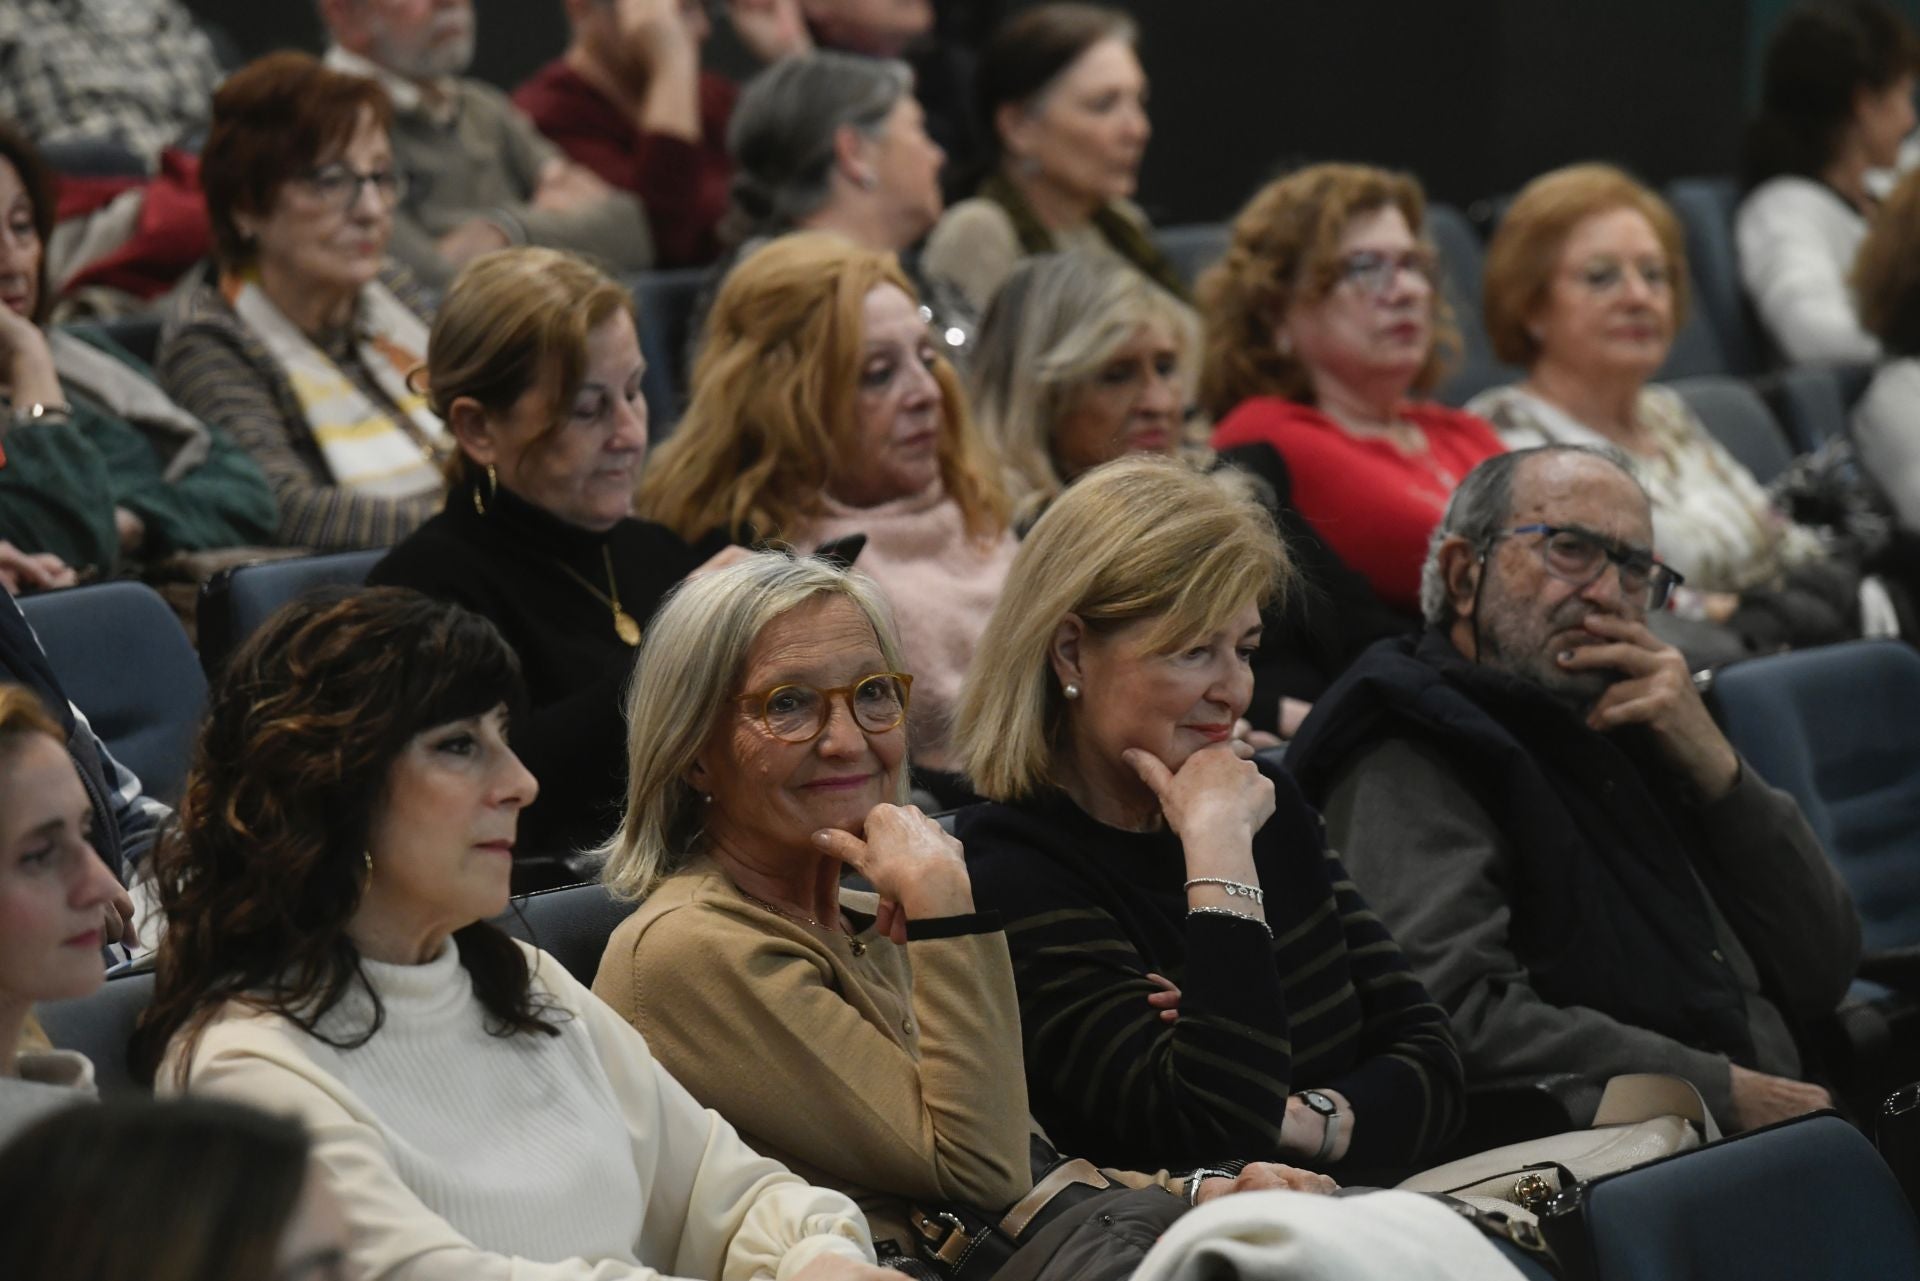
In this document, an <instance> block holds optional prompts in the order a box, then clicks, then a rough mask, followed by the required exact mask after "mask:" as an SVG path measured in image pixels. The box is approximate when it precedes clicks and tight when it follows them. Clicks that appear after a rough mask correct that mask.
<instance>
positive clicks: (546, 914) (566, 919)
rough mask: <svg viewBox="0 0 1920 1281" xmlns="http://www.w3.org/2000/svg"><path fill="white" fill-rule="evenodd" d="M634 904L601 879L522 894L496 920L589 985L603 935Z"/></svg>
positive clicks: (602, 946) (597, 966)
mask: <svg viewBox="0 0 1920 1281" xmlns="http://www.w3.org/2000/svg"><path fill="white" fill-rule="evenodd" d="M633 908H634V905H633V904H632V903H625V902H622V901H620V900H619V899H616V898H614V897H613V896H612V895H611V894H609V893H607V890H606V887H605V886H603V885H599V884H592V885H567V886H563V887H562V888H560V889H556V890H541V891H540V892H539V893H537V894H523V895H521V896H520V897H519V898H516V899H515V900H514V901H513V904H512V905H511V906H510V907H509V908H508V909H507V911H506V913H505V914H504V915H502V916H500V917H497V918H496V919H495V920H494V924H495V925H498V926H499V927H500V928H501V929H503V930H505V931H506V932H507V933H509V934H511V935H513V937H515V938H517V939H523V940H525V941H526V942H528V943H531V944H533V945H534V946H535V947H537V948H540V949H541V950H543V951H546V952H551V953H552V954H553V956H554V959H555V960H557V961H559V962H560V964H562V965H564V966H566V968H567V973H569V974H571V975H573V977H575V978H577V979H579V980H580V981H581V982H582V983H585V984H587V985H588V986H589V987H591V986H592V985H593V976H594V975H595V974H596V973H597V972H598V971H599V969H600V956H601V954H602V953H603V952H605V951H606V950H607V939H608V938H609V937H611V936H612V934H613V931H614V927H615V926H617V925H619V924H620V922H622V921H624V920H626V919H627V917H628V916H629V915H631V914H632V912H633Z"/></svg>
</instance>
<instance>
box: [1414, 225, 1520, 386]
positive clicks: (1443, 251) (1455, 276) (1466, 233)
mask: <svg viewBox="0 0 1920 1281" xmlns="http://www.w3.org/2000/svg"><path fill="white" fill-rule="evenodd" d="M1427 237H1428V238H1429V239H1430V240H1432V241H1433V247H1434V250H1435V252H1437V253H1438V254H1439V255H1440V279H1439V281H1438V284H1439V288H1440V292H1441V293H1442V295H1444V296H1445V298H1446V300H1447V304H1448V305H1449V306H1450V307H1451V308H1452V309H1453V320H1454V324H1455V325H1456V326H1458V328H1459V330H1460V343H1461V350H1460V358H1459V362H1458V364H1457V365H1456V367H1455V368H1454V370H1453V371H1452V373H1451V374H1449V375H1448V377H1447V380H1446V381H1445V382H1444V383H1442V384H1441V385H1440V388H1439V390H1438V393H1437V394H1438V396H1439V398H1440V399H1441V400H1443V401H1445V402H1446V403H1447V404H1449V405H1461V404H1465V403H1466V402H1467V401H1469V400H1471V399H1472V398H1473V397H1475V396H1477V395H1479V394H1480V393H1481V392H1483V391H1486V390H1487V389H1488V388H1490V387H1502V386H1505V385H1506V384H1508V383H1512V382H1519V381H1520V379H1521V378H1522V377H1523V376H1524V372H1523V371H1522V370H1519V369H1516V368H1514V367H1513V366H1512V365H1503V364H1501V363H1500V362H1499V361H1498V360H1495V359H1494V356H1493V347H1492V346H1491V344H1489V343H1488V341H1487V326H1486V318H1485V316H1484V314H1483V313H1482V311H1481V309H1480V279H1481V274H1482V272H1483V271H1484V269H1485V267H1486V260H1487V255H1486V248H1485V246H1483V245H1482V244H1481V243H1480V237H1479V234H1478V233H1476V232H1475V231H1474V229H1473V224H1472V223H1471V222H1470V221H1468V219H1467V215H1466V214H1464V213H1462V212H1461V211H1460V210H1458V209H1456V208H1454V207H1453V206H1452V205H1444V204H1435V205H1429V206H1427Z"/></svg>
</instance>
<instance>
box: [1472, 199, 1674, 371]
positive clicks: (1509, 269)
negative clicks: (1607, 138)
mask: <svg viewBox="0 0 1920 1281" xmlns="http://www.w3.org/2000/svg"><path fill="white" fill-rule="evenodd" d="M1616 209H1631V210H1633V211H1634V212H1635V213H1637V214H1639V215H1640V216H1641V217H1643V218H1645V219H1646V220H1647V224H1648V225H1649V226H1650V227H1652V228H1653V234H1654V237H1655V238H1656V239H1657V240H1659V242H1660V252H1661V253H1663V254H1665V255H1666V259H1667V278H1668V280H1669V281H1671V285H1670V289H1671V291H1672V296H1673V328H1672V330H1671V332H1669V333H1668V335H1667V336H1668V337H1669V338H1671V337H1672V336H1673V335H1674V334H1676V333H1678V332H1679V331H1680V326H1681V325H1683V324H1685V323H1686V319H1687V309H1688V307H1689V306H1690V305H1691V303H1692V297H1691V294H1690V292H1689V290H1688V277H1687V241H1686V236H1685V234H1684V233H1683V232H1682V231H1681V228H1680V220H1679V219H1678V218H1676V217H1675V216H1674V213H1673V210H1672V209H1671V208H1669V207H1668V205H1667V202H1666V201H1664V200H1662V199H1661V198H1660V197H1659V196H1656V195H1655V194H1654V193H1653V192H1651V191H1649V190H1648V189H1647V188H1646V187H1644V186H1642V185H1641V184H1640V183H1638V182H1636V181H1634V179H1633V177H1632V175H1630V174H1628V173H1627V172H1626V171H1625V170H1624V169H1617V168H1615V167H1614V166H1613V165H1603V164H1584V165H1568V166H1567V167H1566V168H1564V169H1555V170H1554V171H1552V172H1551V173H1545V174H1542V175H1540V176H1539V177H1538V178H1535V179H1534V180H1533V181H1532V182H1530V183H1528V184H1527V185H1526V186H1524V187H1522V188H1521V189H1520V194H1519V195H1518V196H1515V197H1514V200H1513V204H1512V206H1511V207H1510V208H1509V209H1508V210H1507V212H1506V216H1505V217H1503V218H1501V219H1500V226H1499V228H1498V229H1497V230H1495V232H1494V233H1493V240H1492V241H1491V242H1490V243H1489V244H1488V245H1487V266H1486V274H1485V277H1484V280H1485V288H1484V303H1485V308H1486V325H1487V337H1488V338H1489V339H1490V340H1491V341H1492V344H1493V354H1494V355H1495V356H1497V357H1499V358H1500V359H1501V360H1503V361H1505V362H1506V363H1507V364H1509V365H1522V366H1531V365H1532V364H1533V362H1534V361H1536V360H1538V359H1539V358H1540V354H1541V353H1540V342H1539V340H1538V339H1537V338H1535V337H1534V336H1533V334H1532V332H1531V330H1530V326H1531V325H1532V324H1533V323H1534V320H1535V318H1536V317H1537V316H1538V315H1539V313H1540V308H1541V307H1542V306H1544V305H1545V303H1546V301H1547V291H1548V290H1549V289H1551V288H1552V287H1553V278H1554V276H1555V275H1557V274H1558V273H1559V271H1560V254H1561V252H1562V251H1563V250H1564V249H1565V248H1566V246H1567V238H1568V237H1569V236H1571V235H1572V234H1573V232H1574V228H1576V227H1578V226H1579V225H1580V224H1581V223H1583V222H1585V221H1586V220H1587V219H1589V218H1592V217H1595V216H1597V215H1599V214H1606V213H1612V212H1613V211H1614V210H1616Z"/></svg>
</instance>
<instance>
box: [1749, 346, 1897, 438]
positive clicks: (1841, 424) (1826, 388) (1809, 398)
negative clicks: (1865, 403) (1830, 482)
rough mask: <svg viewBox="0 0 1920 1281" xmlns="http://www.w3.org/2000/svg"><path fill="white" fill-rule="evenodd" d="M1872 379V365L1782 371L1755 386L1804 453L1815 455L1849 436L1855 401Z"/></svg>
mask: <svg viewBox="0 0 1920 1281" xmlns="http://www.w3.org/2000/svg"><path fill="white" fill-rule="evenodd" d="M1872 376H1873V369H1872V367H1871V366H1869V365H1833V366H1825V367H1819V366H1803V367H1796V368H1793V369H1782V370H1780V371H1779V372H1777V373H1774V374H1769V375H1768V376H1766V377H1765V378H1762V379H1760V380H1759V381H1758V383H1757V384H1756V385H1757V386H1758V387H1759V388H1760V393H1761V395H1763V396H1765V397H1766V399H1767V403H1768V404H1769V405H1770V406H1772V408H1773V412H1774V416H1775V417H1776V418H1778V419H1779V420H1780V425H1781V426H1782V427H1784V428H1786V431H1787V437H1788V439H1790V440H1791V441H1792V442H1793V445H1794V448H1795V449H1797V450H1799V451H1800V452H1801V453H1812V452H1813V451H1814V450H1816V449H1818V448H1820V447H1821V446H1822V445H1824V444H1826V443H1827V442H1828V441H1830V440H1837V439H1839V438H1841V437H1843V436H1845V435H1846V434H1847V419H1848V417H1849V416H1850V415H1851V413H1852V411H1853V405H1854V402H1855V401H1857V400H1859V399H1860V395H1861V393H1862V392H1864V391H1865V390H1866V389H1867V383H1868V382H1869V381H1870V380H1871V378H1872Z"/></svg>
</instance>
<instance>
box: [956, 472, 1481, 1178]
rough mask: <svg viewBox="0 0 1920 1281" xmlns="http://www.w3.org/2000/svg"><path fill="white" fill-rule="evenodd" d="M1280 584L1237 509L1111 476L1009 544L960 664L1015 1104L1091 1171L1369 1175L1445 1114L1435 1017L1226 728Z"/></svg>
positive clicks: (1414, 1160)
mask: <svg viewBox="0 0 1920 1281" xmlns="http://www.w3.org/2000/svg"><path fill="white" fill-rule="evenodd" d="M1287 577H1288V571H1287V567H1286V559H1285V556H1284V554H1283V553H1282V551H1281V548H1280V546H1279V544H1278V541H1277V540H1276V538H1275V535H1274V531H1273V527H1272V524H1271V521H1270V520H1269V518H1268V517H1267V514H1266V512H1265V511H1264V510H1263V509H1261V508H1260V507H1259V506H1258V505H1257V504H1255V503H1252V502H1250V501H1248V500H1245V499H1240V498H1235V497H1234V496H1232V495H1230V494H1228V493H1226V492H1225V491H1223V490H1222V489H1221V488H1220V487H1219V486H1218V485H1216V484H1214V483H1213V482H1211V481H1210V480H1208V479H1207V478H1206V477H1204V476H1200V475H1196V474H1195V473H1193V472H1192V471H1191V470H1189V469H1187V468H1184V467H1180V466H1178V465H1177V464H1173V463H1169V462H1166V461H1163V460H1158V459H1148V458H1129V459H1122V460H1120V461H1118V462H1114V463H1109V464H1107V465H1106V466H1104V467H1101V468H1099V469H1097V470H1095V471H1093V472H1092V473H1090V474H1088V475H1087V476H1086V477H1084V478H1083V479H1081V480H1080V481H1079V482H1077V483H1076V484H1074V485H1073V486H1072V487H1071V488H1069V489H1068V490H1067V491H1066V492H1065V493H1063V494H1062V495H1061V496H1060V497H1059V498H1057V499H1056V500H1054V502H1053V505H1052V506H1050V507H1049V508H1048V509H1047V512H1046V514H1045V515H1043V516H1042V517H1041V518H1040V520H1039V522H1038V523H1037V524H1036V525H1035V526H1034V527H1033V530H1032V532H1030V533H1029V534H1028V535H1027V537H1026V539H1025V540H1024V542H1023V543H1022V544H1021V548H1020V554H1019V557H1018V558H1017V559H1016V560H1015V562H1014V568H1013V572H1012V574H1011V575H1010V576H1009V578H1008V581H1007V587H1006V590H1005V591H1004V592H1003V594H1002V596H1001V600H1000V604H999V606H998V607H997V608H996V609H995V611H994V616H993V619H992V621H991V622H990V623H989V624H988V625H987V633H986V635H985V637H984V638H983V639H982V642H981V648H980V654H979V657H978V660H977V661H976V663H975V666H974V670H973V672H972V673H971V675H970V676H969V678H968V683H967V687H966V690H965V693H964V694H963V697H962V700H961V704H960V712H959V719H958V724H957V726H956V740H957V742H958V743H959V745H960V759H961V761H962V762H963V763H964V765H965V766H966V768H967V769H968V771H969V772H970V774H971V776H972V778H973V781H974V783H975V785H976V786H977V787H978V788H979V789H980V790H981V791H982V792H983V793H985V794H986V795H988V796H989V797H991V798H992V800H991V802H990V803H988V804H985V805H978V806H973V807H971V808H969V809H966V810H962V811H961V812H960V814H959V815H958V816H957V821H956V835H958V836H959V838H960V840H961V842H962V843H963V844H964V845H965V847H966V850H967V866H968V871H969V872H970V873H971V876H972V884H973V890H974V897H975V901H976V903H977V904H978V907H979V908H980V909H982V910H986V911H997V912H999V913H1000V915H1001V916H1002V918H1003V919H1004V920H1005V921H1006V923H1007V937H1008V941H1009V946H1010V948H1011V950H1012V953H1013V966H1014V979H1015V983H1016V986H1017V988H1018V992H1019V1000H1020V1016H1021V1025H1022V1027H1023V1029H1024V1031H1025V1037H1026V1059H1025V1061H1026V1067H1027V1094H1028V1100H1029V1103H1030V1106H1031V1107H1032V1109H1033V1112H1034V1116H1035V1118H1036V1119H1037V1120H1038V1121H1039V1122H1040V1123H1041V1124H1042V1125H1043V1126H1045V1127H1046V1130H1047V1132H1048V1133H1049V1134H1050V1135H1051V1136H1053V1138H1054V1139H1055V1141H1056V1142H1058V1143H1059V1144H1060V1145H1061V1146H1062V1147H1063V1148H1065V1149H1067V1150H1070V1151H1079V1152H1083V1153H1085V1154H1086V1155H1087V1156H1088V1157H1089V1158H1091V1159H1094V1160H1098V1161H1103V1162H1110V1163H1115V1164H1121V1165H1128V1166H1131V1167H1133V1168H1138V1169H1152V1168H1156V1167H1159V1166H1166V1167H1170V1168H1180V1167H1182V1166H1184V1165H1190V1164H1194V1163H1197V1162H1200V1161H1204V1160H1209V1159H1217V1158H1220V1157H1222V1156H1233V1157H1254V1158H1267V1159H1276V1160H1285V1161H1290V1162H1293V1163H1296V1164H1302V1165H1306V1166H1308V1167H1310V1168H1318V1169H1329V1170H1332V1171H1333V1172H1335V1173H1336V1174H1339V1173H1341V1172H1344V1171H1361V1170H1365V1171H1367V1172H1368V1173H1367V1174H1366V1175H1354V1176H1347V1177H1346V1178H1345V1181H1347V1182H1354V1181H1360V1180H1366V1181H1372V1180H1375V1179H1378V1178H1382V1177H1388V1172H1389V1171H1391V1170H1395V1169H1411V1168H1415V1167H1417V1165H1418V1163H1419V1162H1420V1160H1421V1159H1422V1158H1423V1157H1424V1156H1427V1155H1429V1154H1431V1153H1432V1152H1433V1151H1434V1150H1435V1148H1436V1147H1438V1145H1439V1144H1441V1143H1443V1142H1444V1141H1445V1140H1446V1139H1447V1137H1448V1136H1449V1135H1450V1134H1451V1133H1452V1131H1453V1129H1454V1127H1455V1126H1456V1125H1457V1124H1458V1122H1459V1119H1460V1115H1461V1105H1462V1102H1463V1098H1464V1086H1463V1081H1462V1072H1461V1066H1460V1059H1459V1055H1458V1053H1457V1052H1456V1051H1455V1048H1454V1044H1453V1038H1452V1034H1451V1032H1450V1031H1449V1029H1448V1025H1447V1019H1446V1015H1445V1013H1444V1012H1443V1011H1442V1010H1441V1009H1440V1008H1439V1007H1438V1006H1436V1005H1435V1004H1434V1003H1433V1002H1432V1001H1431V1000H1429V999H1428V997H1427V994H1426V992H1425V991H1424V989H1422V987H1421V985H1420V983H1419V981H1418V980H1417V979H1416V978H1415V977H1414V976H1413V974H1412V972H1411V970H1410V969H1409V968H1408V966H1407V964H1406V961H1405V958H1404V957H1402V955H1401V954H1400V950H1399V948H1398V947H1397V946H1396V945H1395V944H1394V942H1393V939H1392V938H1391V936H1390V935H1389V934H1388V933H1387V931H1386V929H1385V927H1383V926H1382V925H1381V924H1380V921H1379V919H1378V918H1377V917H1376V916H1375V915H1374V914H1373V913H1372V912H1371V911H1369V910H1368V909H1367V906H1366V903H1365V902H1364V901H1363V900H1362V899H1361V897H1360V895H1359V893H1358V892H1357V891H1356V890H1355V889H1354V887H1353V884H1352V882H1351V881H1350V880H1349V879H1348V877H1347V874H1346V872H1345V870H1344V869H1343V868H1342V866H1341V864H1340V860H1339V856H1338V855H1336V854H1335V853H1334V852H1333V851H1331V850H1329V849H1327V848H1326V846H1325V838H1324V836H1323V834H1322V830H1321V826H1320V823H1319V820H1318V817H1317V816H1316V815H1315V814H1314V812H1313V811H1312V809H1310V808H1309V807H1308V806H1307V804H1306V802H1305V801H1304V800H1303V799H1302V798H1301V796H1300V793H1299V791H1298V789H1297V788H1296V787H1295V786H1294V784H1293V782H1292V781H1291V779H1290V777H1289V776H1288V775H1287V774H1286V773H1285V771H1284V770H1282V769H1280V768H1278V767H1277V766H1274V765H1270V764H1265V763H1256V762H1254V761H1252V760H1250V759H1248V757H1249V756H1250V755H1251V753H1250V752H1249V751H1248V750H1247V749H1246V748H1244V747H1243V746H1241V745H1239V744H1237V743H1236V742H1235V741H1234V739H1233V726H1234V722H1235V721H1236V720H1237V719H1238V718H1239V717H1240V716H1241V715H1242V714H1243V713H1244V712H1245V710H1246V706H1247V702H1248V700H1249V698H1250V697H1251V696H1252V692H1253V673H1252V669H1251V659H1252V655H1253V652H1254V651H1255V650H1256V649H1257V648H1258V647H1259V645H1260V640H1261V635H1260V631H1261V621H1260V605H1261V603H1262V602H1263V601H1264V600H1266V599H1267V598H1268V597H1269V596H1270V595H1271V594H1272V593H1273V592H1274V591H1276V590H1279V589H1280V588H1281V585H1282V584H1284V583H1285V582H1286V579H1287ZM1168 975H1175V976H1179V986H1178V987H1176V986H1175V984H1174V983H1173V982H1172V981H1171V980H1170V979H1168V978H1166V977H1163V976H1168ZM1175 1009H1177V1011H1178V1014H1177V1017H1175V1016H1172V1014H1171V1011H1173V1010H1175Z"/></svg>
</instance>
